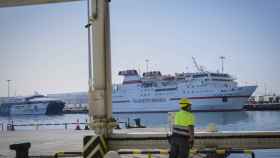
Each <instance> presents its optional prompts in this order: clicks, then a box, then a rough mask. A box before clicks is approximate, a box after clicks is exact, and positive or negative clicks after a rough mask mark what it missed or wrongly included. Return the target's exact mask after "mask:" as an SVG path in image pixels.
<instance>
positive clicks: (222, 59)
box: [220, 56, 226, 73]
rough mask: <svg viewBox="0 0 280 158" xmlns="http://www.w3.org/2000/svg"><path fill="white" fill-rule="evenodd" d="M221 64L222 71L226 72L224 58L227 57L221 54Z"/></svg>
mask: <svg viewBox="0 0 280 158" xmlns="http://www.w3.org/2000/svg"><path fill="white" fill-rule="evenodd" d="M220 59H221V64H222V73H224V59H226V57H225V56H220Z"/></svg>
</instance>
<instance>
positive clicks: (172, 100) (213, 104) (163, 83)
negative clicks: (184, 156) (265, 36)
mask: <svg viewBox="0 0 280 158" xmlns="http://www.w3.org/2000/svg"><path fill="white" fill-rule="evenodd" d="M119 75H121V76H123V77H124V78H123V82H122V84H118V85H114V86H113V93H112V98H113V101H112V103H113V111H114V112H142V111H143V112H145V111H147V112H148V111H149V112H152V111H175V110H178V100H179V99H180V98H183V97H186V98H189V99H190V100H191V101H192V103H193V106H192V109H193V110H235V109H242V108H243V105H244V104H245V103H246V102H247V101H248V98H249V97H250V96H251V95H252V93H253V92H254V91H255V90H256V88H257V86H256V85H252V86H238V83H237V82H236V79H235V78H234V77H232V76H231V75H229V74H227V73H214V72H208V71H201V72H194V73H175V75H162V74H161V72H160V71H150V72H145V73H143V75H142V76H141V75H139V74H138V72H137V70H125V71H120V72H119Z"/></svg>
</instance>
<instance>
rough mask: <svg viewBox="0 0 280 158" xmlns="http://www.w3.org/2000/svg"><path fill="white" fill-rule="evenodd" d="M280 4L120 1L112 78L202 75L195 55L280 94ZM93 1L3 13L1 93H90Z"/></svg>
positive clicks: (116, 0)
mask: <svg viewBox="0 0 280 158" xmlns="http://www.w3.org/2000/svg"><path fill="white" fill-rule="evenodd" d="M279 18H280V1H277V0H246V1H245V0H232V1H223V0H112V2H111V34H112V35H111V36H112V64H113V65H112V66H113V69H112V73H113V81H114V82H119V81H120V78H119V77H118V76H117V72H118V71H119V70H123V69H129V68H136V69H141V71H142V72H143V71H144V70H145V59H149V60H150V62H149V69H150V70H151V69H153V70H160V71H162V72H163V73H174V72H182V71H186V67H188V71H194V70H195V68H194V66H193V62H192V59H191V57H192V56H195V57H196V58H197V61H198V62H199V64H201V65H204V66H206V67H207V69H208V70H212V71H216V70H217V69H220V67H221V64H220V60H219V59H218V57H219V56H221V55H223V56H226V60H225V71H226V72H228V73H230V74H233V75H234V76H236V77H237V78H238V80H239V81H240V82H241V83H244V82H249V83H258V85H259V89H258V93H264V85H266V87H267V89H268V92H275V93H278V94H279V92H280V85H279V81H280V73H279V69H278V67H279V65H280V64H279V62H280V52H279V50H280V44H279V41H280V21H279ZM86 22H87V14H86V1H81V2H71V3H60V4H51V5H39V6H28V7H15V8H0V96H7V82H6V80H7V79H11V80H12V82H11V94H12V95H14V94H15V93H16V94H17V95H28V94H32V93H33V92H34V91H38V92H41V93H43V94H48V93H62V92H76V91H87V89H88V88H87V83H88V82H87V80H88V70H87V68H88V67H87V61H88V60H87V30H86V29H85V28H84V25H85V24H86Z"/></svg>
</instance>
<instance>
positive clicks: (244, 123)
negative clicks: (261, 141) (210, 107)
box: [0, 111, 280, 158]
mask: <svg viewBox="0 0 280 158" xmlns="http://www.w3.org/2000/svg"><path fill="white" fill-rule="evenodd" d="M195 116H196V128H197V129H205V128H207V126H208V125H209V124H210V123H211V124H215V125H216V127H217V128H218V130H219V131H280V124H279V122H280V112H279V111H247V112H245V111H235V112H197V113H195ZM114 117H115V118H116V119H117V120H118V121H119V122H123V123H122V124H121V127H124V122H127V121H128V119H129V120H130V123H131V124H132V125H133V124H134V119H135V118H140V119H141V124H143V125H145V126H147V127H154V128H156V127H161V128H166V131H167V130H168V129H169V126H168V113H135V114H133V113H130V114H127V113H126V114H114ZM77 120H79V122H86V120H88V115H87V114H64V115H55V116H46V115H38V116H9V117H3V116H0V123H4V124H7V123H11V122H12V121H13V123H14V124H39V123H40V124H44V123H61V124H63V123H76V122H77ZM64 128H65V127H64V126H63V125H61V126H40V127H39V130H44V129H61V130H65V129H64ZM67 128H68V129H74V128H75V125H74V124H73V125H70V126H68V127H67ZM16 130H36V129H35V127H34V126H33V127H16ZM256 154H257V155H256V157H260V158H279V157H280V150H257V151H256ZM230 157H244V156H243V155H238V156H235V155H232V156H230Z"/></svg>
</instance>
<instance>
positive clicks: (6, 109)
mask: <svg viewBox="0 0 280 158" xmlns="http://www.w3.org/2000/svg"><path fill="white" fill-rule="evenodd" d="M64 106H65V103H64V102H63V101H61V100H60V99H55V98H50V97H46V96H44V95H40V94H34V95H33V96H30V97H10V98H8V99H7V100H6V101H5V102H4V103H2V104H1V105H0V115H56V114H62V113H63V108H64Z"/></svg>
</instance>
